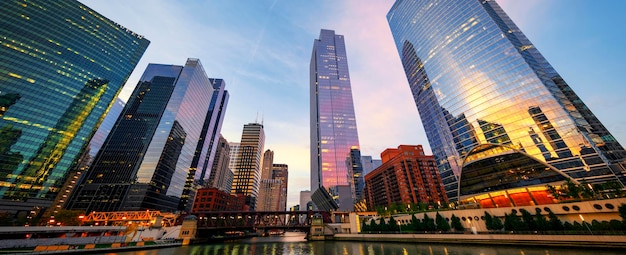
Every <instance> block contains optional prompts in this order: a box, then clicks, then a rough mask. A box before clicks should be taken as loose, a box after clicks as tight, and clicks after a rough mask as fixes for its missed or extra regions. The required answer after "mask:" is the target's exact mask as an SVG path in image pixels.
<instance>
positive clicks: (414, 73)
mask: <svg viewBox="0 0 626 255" xmlns="http://www.w3.org/2000/svg"><path fill="white" fill-rule="evenodd" d="M387 19H388V22H389V26H390V28H391V31H392V33H393V37H394V39H395V43H396V47H397V49H398V52H399V54H400V57H401V59H402V64H403V66H404V69H405V73H406V76H407V79H408V81H409V86H410V89H411V92H412V93H413V97H414V99H415V104H416V106H417V108H418V110H419V114H420V117H421V120H422V123H423V125H424V129H425V130H426V135H427V137H428V141H429V143H430V146H431V148H432V150H433V154H434V156H435V160H436V162H437V165H438V168H439V172H440V174H441V177H442V179H443V182H444V185H445V188H446V190H447V192H448V197H450V198H456V197H457V196H458V194H459V193H458V192H459V188H458V187H459V184H458V183H459V179H460V178H462V176H463V173H465V172H473V171H474V170H475V169H479V168H480V167H481V165H482V167H484V165H485V164H487V163H488V162H492V163H493V162H495V164H491V165H490V166H493V167H504V168H506V167H511V166H514V165H516V164H512V163H511V162H506V159H508V158H511V159H515V160H517V161H518V162H536V163H537V164H536V165H535V164H534V165H533V167H535V168H534V169H530V170H529V171H531V172H533V173H535V172H537V170H542V171H546V172H552V171H557V172H558V173H562V174H565V175H567V176H569V177H573V178H574V179H576V180H578V181H583V180H584V181H586V182H590V183H601V182H607V181H618V180H619V181H621V182H622V184H623V182H624V174H625V172H626V171H625V160H624V159H625V158H626V152H625V151H624V148H623V147H622V146H621V145H620V144H619V143H618V142H617V141H616V140H615V138H614V137H613V136H612V135H611V134H610V133H609V131H608V130H607V129H606V128H605V127H604V126H603V125H602V123H600V121H599V120H598V119H597V118H596V117H595V116H594V114H593V113H592V112H591V111H590V110H589V109H588V108H587V107H586V106H585V104H584V103H583V102H582V101H581V99H580V98H579V97H578V96H577V95H576V94H575V93H574V91H572V89H571V88H570V87H569V86H568V85H567V83H565V81H564V80H563V79H562V78H561V77H560V76H559V74H558V73H557V72H556V71H555V70H554V68H552V66H550V64H549V63H548V61H547V60H546V59H545V58H544V57H543V56H542V55H541V54H540V53H539V51H538V50H537V49H536V48H535V47H534V45H533V44H532V43H531V42H530V41H529V40H528V39H527V38H526V36H525V35H524V34H523V33H522V32H521V31H520V29H519V28H518V27H517V26H516V25H515V24H514V23H513V22H512V21H511V19H510V18H509V17H508V16H507V15H506V14H505V13H504V11H503V10H502V9H501V8H500V6H498V4H497V3H496V2H495V1H489V0H487V1H483V0H480V1H479V0H459V1H438V0H417V1H403V0H398V1H396V2H395V4H394V5H393V6H392V7H391V10H390V11H389V13H388V14H387ZM514 154H515V155H514ZM522 158H524V159H522ZM518 165H519V164H518ZM537 166H539V167H540V168H541V169H537V168H536V167H537ZM544 168H545V169H544ZM501 170H503V171H501V172H506V171H507V169H501ZM508 170H511V171H515V170H514V169H508ZM548 170H550V171H548ZM519 174H520V177H521V178H523V179H527V178H529V177H530V176H531V174H528V175H524V173H521V172H520V173H519ZM551 176H552V175H551ZM557 176H558V174H557ZM485 178H487V177H485ZM545 179H550V178H545ZM550 180H556V179H555V178H552V179H550ZM473 181H475V183H477V184H481V183H483V184H484V183H487V180H486V179H484V180H481V179H474V180H473ZM542 182H543V181H541V180H539V181H538V182H532V183H534V185H543V186H545V183H544V184H542ZM529 183H530V182H529ZM474 188H475V187H474ZM485 188H489V187H485ZM476 190H479V189H476ZM481 190H482V189H481ZM464 194H465V192H464Z"/></svg>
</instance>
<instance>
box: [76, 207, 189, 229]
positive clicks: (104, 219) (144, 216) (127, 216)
mask: <svg viewBox="0 0 626 255" xmlns="http://www.w3.org/2000/svg"><path fill="white" fill-rule="evenodd" d="M176 218H177V215H176V214H173V213H167V212H160V211H150V210H146V211H121V212H92V213H90V214H89V215H87V216H85V217H84V218H82V220H83V222H90V221H93V222H101V223H104V225H108V224H109V223H113V224H115V223H121V224H125V223H126V222H150V223H152V224H156V221H157V220H161V225H163V226H173V225H174V224H175V222H176Z"/></svg>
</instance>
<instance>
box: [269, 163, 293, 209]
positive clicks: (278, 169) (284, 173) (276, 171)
mask: <svg viewBox="0 0 626 255" xmlns="http://www.w3.org/2000/svg"><path fill="white" fill-rule="evenodd" d="M272 179H273V180H279V181H280V182H281V184H280V192H279V193H278V208H277V211H285V210H287V187H288V186H289V166H288V165H287V164H274V165H273V166H272Z"/></svg>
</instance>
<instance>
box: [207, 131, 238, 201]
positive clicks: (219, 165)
mask: <svg viewBox="0 0 626 255" xmlns="http://www.w3.org/2000/svg"><path fill="white" fill-rule="evenodd" d="M229 163H230V146H229V143H228V141H226V139H225V138H224V137H223V136H222V135H220V140H219V142H218V145H217V150H216V151H215V159H214V160H213V167H211V173H210V174H209V180H208V181H207V183H206V187H208V188H218V189H219V190H221V191H224V192H227V193H230V188H231V187H232V186H233V178H235V174H234V173H233V171H232V170H230V167H229V166H228V164H229Z"/></svg>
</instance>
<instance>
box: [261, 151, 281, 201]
mask: <svg viewBox="0 0 626 255" xmlns="http://www.w3.org/2000/svg"><path fill="white" fill-rule="evenodd" d="M268 151H269V150H268ZM266 155H267V151H266ZM272 156H273V153H272ZM263 163H264V164H265V161H264V162H263ZM270 172H271V176H269V179H263V180H261V183H260V186H259V199H258V202H257V211H285V210H287V185H288V179H289V167H288V166H287V165H286V164H273V165H272V169H271V171H270Z"/></svg>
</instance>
